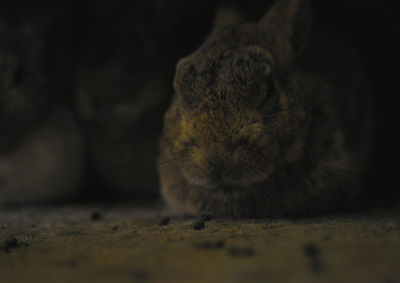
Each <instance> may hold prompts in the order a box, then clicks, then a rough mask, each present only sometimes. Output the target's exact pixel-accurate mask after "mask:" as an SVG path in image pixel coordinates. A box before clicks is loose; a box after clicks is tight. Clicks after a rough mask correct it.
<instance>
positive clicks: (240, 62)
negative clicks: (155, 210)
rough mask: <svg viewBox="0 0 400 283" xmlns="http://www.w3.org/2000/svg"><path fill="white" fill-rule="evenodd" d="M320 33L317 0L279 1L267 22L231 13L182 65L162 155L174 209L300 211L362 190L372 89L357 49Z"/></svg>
mask: <svg viewBox="0 0 400 283" xmlns="http://www.w3.org/2000/svg"><path fill="white" fill-rule="evenodd" d="M310 34H311V38H310ZM321 34H324V33H318V32H317V31H315V32H313V33H311V12H310V10H309V8H308V3H307V2H306V1H301V0H279V1H277V2H276V4H274V5H273V6H272V8H271V9H270V10H269V11H268V13H267V14H266V15H265V16H264V17H263V19H261V20H260V21H259V23H244V22H243V21H242V19H241V18H240V16H237V15H236V13H235V12H233V11H232V12H230V13H229V12H228V11H227V10H226V9H224V10H222V11H221V12H220V14H219V17H217V20H216V26H215V29H214V30H213V32H212V33H211V35H210V36H209V38H208V39H207V40H206V42H205V43H204V44H203V45H202V46H201V47H200V48H199V49H198V50H197V51H196V52H194V53H193V54H191V55H190V56H188V57H186V58H183V59H182V60H181V61H180V62H179V63H178V65H177V69H176V76H175V82H174V87H175V90H176V93H177V95H176V96H175V97H174V99H173V101H172V104H171V106H170V108H169V110H168V111H167V113H166V115H165V120H164V132H163V134H162V137H161V143H160V148H161V156H160V157H159V161H158V169H159V174H160V178H161V186H162V193H163V196H164V198H165V200H166V201H167V203H168V204H169V205H170V207H171V208H173V209H175V210H177V211H180V212H184V213H191V214H199V213H212V214H214V215H217V216H266V215H296V216H298V215H305V214H309V213H316V212H322V211H327V210H330V209H333V208H336V207H338V206H341V205H346V204H348V203H351V201H353V200H354V199H355V198H356V197H357V196H358V194H359V191H360V176H361V173H362V170H363V169H362V167H363V163H364V162H365V160H366V156H367V154H366V152H367V148H368V144H369V140H370V138H369V132H370V129H369V128H368V126H365V125H369V122H368V119H369V118H368V117H367V116H368V112H367V110H366V109H367V106H366V104H367V101H368V91H367V90H366V87H365V82H364V78H363V75H362V72H361V68H360V67H359V65H358V62H357V60H356V59H354V58H356V56H355V55H354V53H352V50H351V49H350V48H348V47H347V46H346V45H345V44H342V43H341V42H340V40H336V39H335V38H334V37H329V38H328V39H329V40H328V39H327V38H324V37H320V35H321ZM309 38H310V40H309Z"/></svg>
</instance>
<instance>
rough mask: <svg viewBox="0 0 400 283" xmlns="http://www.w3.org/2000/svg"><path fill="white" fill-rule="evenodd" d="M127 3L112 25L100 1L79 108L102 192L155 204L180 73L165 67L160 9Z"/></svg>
mask: <svg viewBox="0 0 400 283" xmlns="http://www.w3.org/2000/svg"><path fill="white" fill-rule="evenodd" d="M126 4H127V5H126V6H123V7H124V8H123V9H117V8H115V9H114V10H113V11H114V14H113V17H112V19H109V18H108V17H109V16H110V15H109V13H108V9H109V7H108V5H107V6H104V7H102V6H101V3H97V2H96V3H95V5H96V6H95V7H93V10H94V11H95V12H94V14H95V16H96V18H95V19H94V21H93V22H94V23H95V24H93V27H92V28H90V36H91V38H89V39H88V42H89V43H88V47H87V54H88V55H87V56H82V57H85V58H84V59H83V60H82V61H81V63H80V66H79V67H78V72H77V80H76V105H77V109H78V114H79V117H80V120H81V122H82V124H83V129H84V132H85V145H86V150H87V151H88V167H89V169H88V171H89V175H90V179H91V181H90V183H92V184H95V183H96V185H95V186H94V187H96V191H97V190H98V189H99V187H100V188H102V189H103V191H105V192H107V191H110V190H111V191H112V193H115V194H117V195H119V196H128V197H137V196H138V197H143V198H155V197H158V196H159V194H158V181H157V169H156V165H155V162H156V158H157V148H158V136H159V133H160V132H161V127H162V115H163V113H164V112H165V110H166V107H167V105H168V101H169V98H170V96H171V95H170V93H172V87H170V86H169V83H168V82H169V81H170V80H171V79H172V77H173V71H168V70H167V68H166V67H165V65H166V64H165V61H166V60H165V58H162V53H163V50H162V48H161V47H160V43H159V42H158V37H157V33H158V27H156V26H153V23H152V21H149V20H148V19H147V18H148V16H149V15H154V14H155V13H156V12H155V11H153V7H152V6H147V5H145V4H143V3H141V2H138V3H136V2H131V3H126ZM136 5H139V7H142V8H143V9H145V8H146V12H145V11H143V9H135V7H136ZM121 10H122V11H121ZM126 13H127V14H126ZM115 14H117V15H118V20H116V19H115V17H114V16H115ZM169 69H171V70H173V65H172V64H171V68H169ZM169 73H170V75H169ZM89 189H90V188H89Z"/></svg>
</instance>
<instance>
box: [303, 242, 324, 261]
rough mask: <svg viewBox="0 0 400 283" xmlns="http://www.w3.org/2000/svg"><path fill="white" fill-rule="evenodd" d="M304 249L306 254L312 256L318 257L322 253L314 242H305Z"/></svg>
mask: <svg viewBox="0 0 400 283" xmlns="http://www.w3.org/2000/svg"><path fill="white" fill-rule="evenodd" d="M303 250H304V253H305V255H307V256H308V257H310V258H316V257H318V256H319V254H320V252H319V248H318V246H317V245H316V244H314V243H308V244H305V245H304V247H303Z"/></svg>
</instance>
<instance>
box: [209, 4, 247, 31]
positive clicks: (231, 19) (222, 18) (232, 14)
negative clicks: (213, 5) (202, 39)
mask: <svg viewBox="0 0 400 283" xmlns="http://www.w3.org/2000/svg"><path fill="white" fill-rule="evenodd" d="M241 22H243V18H242V16H241V15H240V14H239V13H238V12H237V11H235V10H234V9H233V8H231V7H228V6H222V7H220V8H219V9H218V10H217V12H216V16H215V21H214V27H216V28H218V27H223V26H228V25H232V24H238V23H241Z"/></svg>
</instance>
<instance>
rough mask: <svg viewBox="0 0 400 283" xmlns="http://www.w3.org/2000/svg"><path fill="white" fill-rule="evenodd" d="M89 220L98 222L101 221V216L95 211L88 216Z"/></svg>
mask: <svg viewBox="0 0 400 283" xmlns="http://www.w3.org/2000/svg"><path fill="white" fill-rule="evenodd" d="M90 219H91V220H92V221H97V220H100V219H101V214H100V212H97V211H94V212H92V214H91V215H90Z"/></svg>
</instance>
